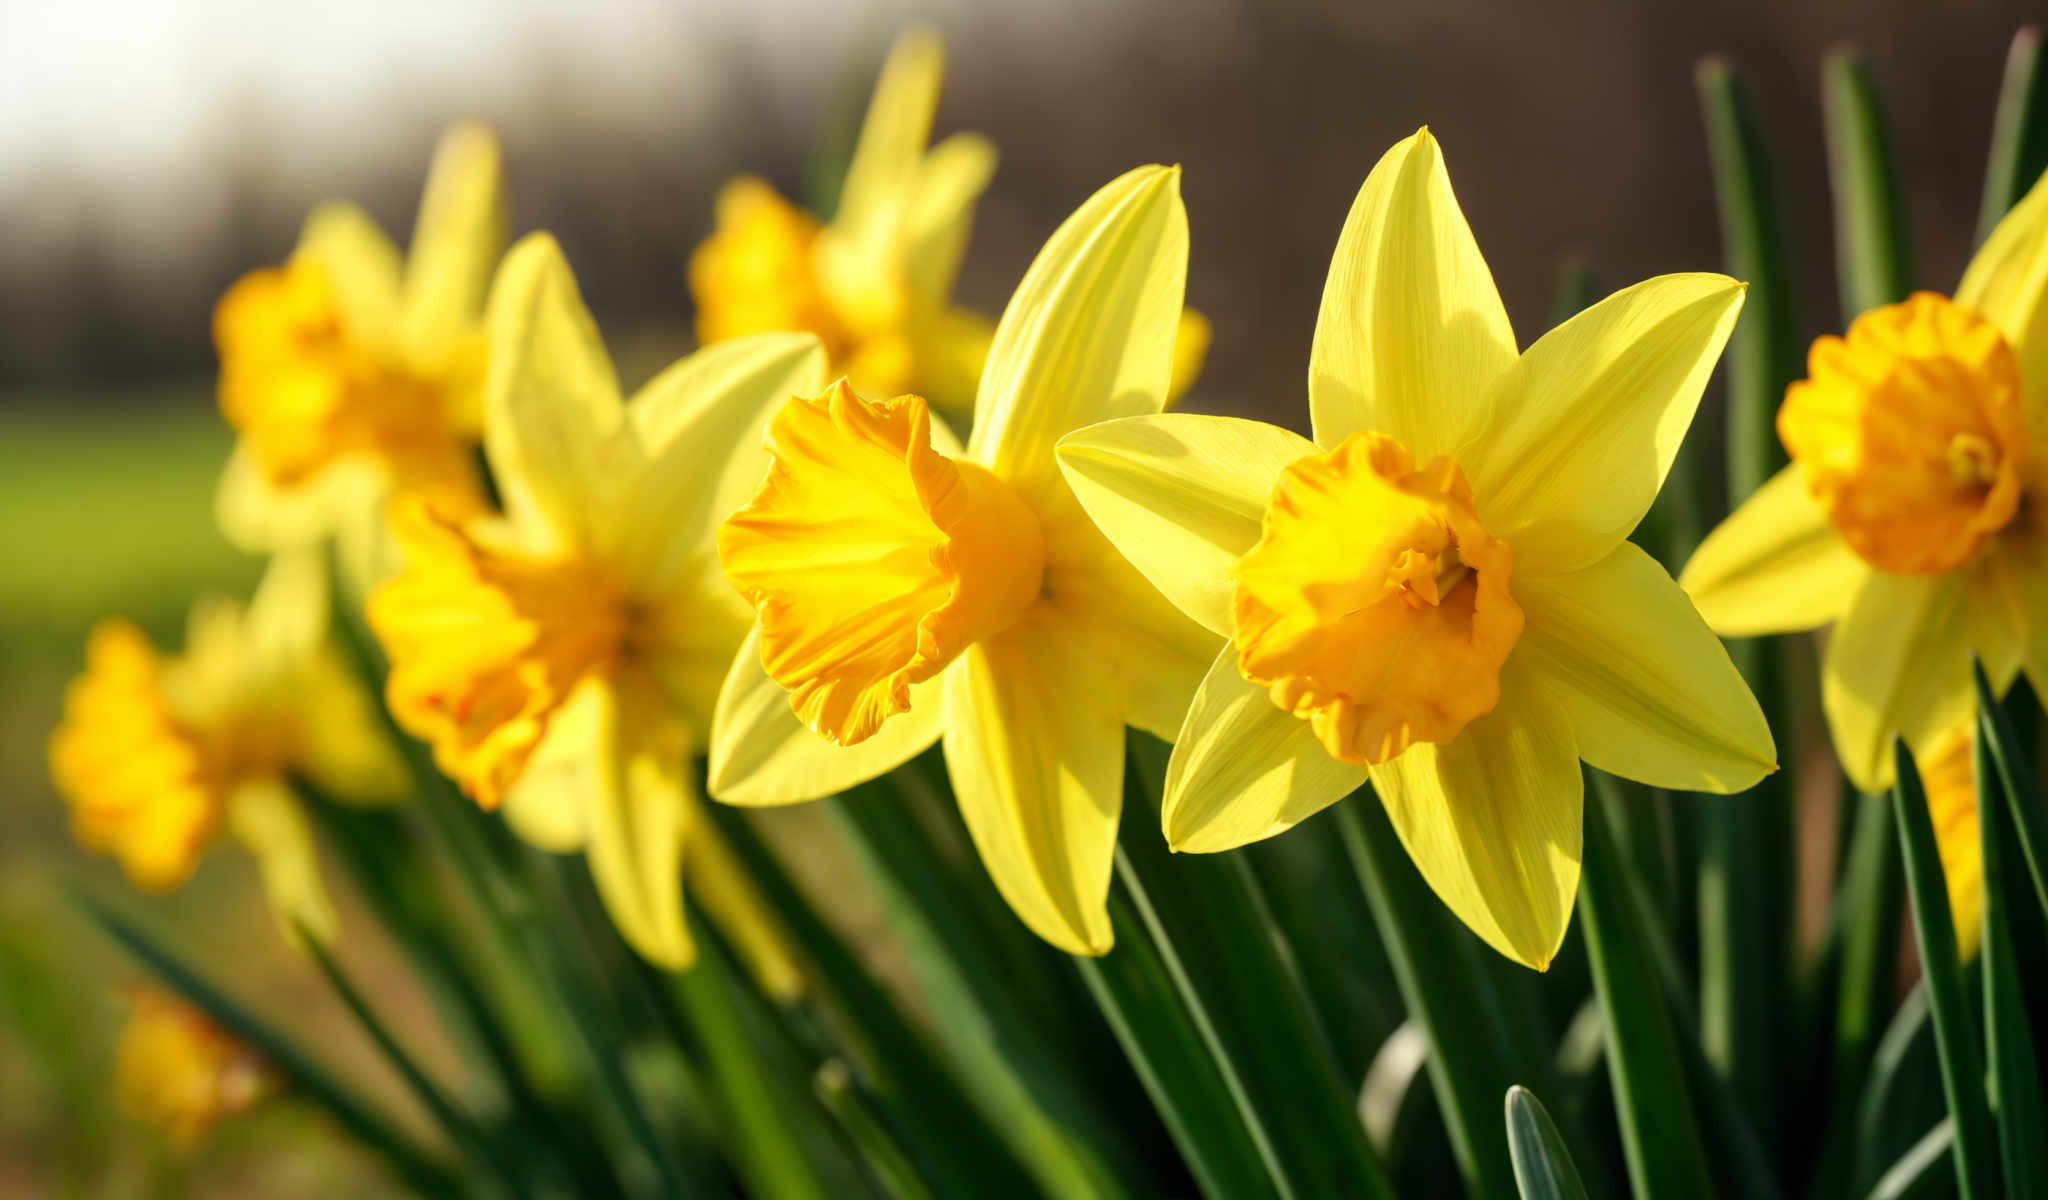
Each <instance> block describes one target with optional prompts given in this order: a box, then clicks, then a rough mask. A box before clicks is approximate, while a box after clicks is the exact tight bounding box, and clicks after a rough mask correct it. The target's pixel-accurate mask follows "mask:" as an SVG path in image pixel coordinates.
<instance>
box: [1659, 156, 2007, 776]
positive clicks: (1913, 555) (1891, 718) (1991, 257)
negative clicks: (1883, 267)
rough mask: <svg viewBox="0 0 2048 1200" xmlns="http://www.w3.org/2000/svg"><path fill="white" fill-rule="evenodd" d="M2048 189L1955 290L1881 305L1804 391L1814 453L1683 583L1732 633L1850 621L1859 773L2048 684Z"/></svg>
mask: <svg viewBox="0 0 2048 1200" xmlns="http://www.w3.org/2000/svg"><path fill="white" fill-rule="evenodd" d="M2044 429H2048V180H2044V181H2043V182H2039V183H2036V184H2035V185H2034V188H2033V190H2032V191H2031V192H2029V193H2028V194H2027V196H2026V198H2025V199H2024V200H2022V201H2021V202H2020V204H2019V205H2018V206H2017V207H2015V208H2014V209H2013V210H2012V212H2011V213H2009V214H2008V215H2007V216H2006V218H2005V220H2004V221H2003V222H2001V223H2000V224H1999V225H1998V227H1997V228H1996V229H1995V230H1993V232H1992V234H1991V237H1990V238H1989V239H1988V240H1986V241H1985V243H1984V246H1983V248H1982V249H1981V250H1979V251H1978V252H1977V255H1976V257H1975V258H1973V259H1972V260H1971V261H1970V265H1969V268H1968V269H1967V270H1966V271H1964V272H1963V281H1962V285H1961V286H1960V287H1958V288H1957V289H1956V293H1955V295H1954V297H1953V298H1950V297H1945V296H1940V295H1937V294H1935V293H1932V292H1921V293H1918V294H1916V295H1914V296H1912V297H1910V298H1908V299H1906V300H1905V301H1903V302H1901V303H1898V304H1892V305H1887V306H1885V307H1883V308H1878V309H1873V310H1872V311H1870V312H1867V313H1865V314H1863V315H1862V316H1860V317H1858V318H1857V319H1856V320H1855V321H1854V322H1853V323H1852V324H1851V325H1850V326H1849V331H1848V336H1847V337H1840V338H1838V337H1823V338H1820V339H1818V340H1817V341H1815V342H1814V344H1813V347H1812V350H1811V352H1810V353H1809V355H1808V357H1807V378H1806V379H1803V380H1801V381H1799V382H1797V383H1794V384H1793V385H1792V386H1791V387H1790V388H1788V389H1787V390H1786V392H1785V401H1784V404H1783V405H1782V407H1780V408H1779V410H1778V436H1779V438H1780V440H1782V441H1783V442H1784V443H1785V447H1786V449H1787V450H1788V451H1790V452H1791V455H1792V460H1793V461H1792V464H1791V465H1790V466H1787V467H1786V468H1785V469H1784V470H1782V471H1780V472H1779V473H1778V474H1777V475H1776V476H1774V477H1773V478H1772V479H1771V480H1770V481H1768V482H1767V483H1765V484H1764V485H1763V486H1762V487H1761V488H1758V489H1757V491H1756V494H1755V495H1753V496H1751V497H1749V499H1748V500H1746V501H1745V502H1744V503H1743V504H1742V506H1741V507H1740V508H1738V509H1737V510H1736V511H1735V512H1734V513H1733V514H1731V515H1730V516H1729V518H1728V519H1727V520H1726V521H1725V522H1723V523H1722V524H1721V525H1720V526H1719V527H1718V528H1716V529H1715V530H1714V531H1713V532H1712V533H1711V534H1709V535H1708V536H1707V539H1706V541H1705V542H1703V543H1701V545H1700V548H1699V550H1698V552H1697V553H1695V554H1694V555H1693V558H1692V560H1691V561H1690V562H1688V563H1687V564H1686V566H1685V570H1684V571H1683V572H1682V573H1681V576H1680V582H1681V583H1683V584H1684V585H1685V589H1686V590H1687V591H1688V592H1690V593H1691V594H1692V597H1693V601H1694V603H1695V604H1697V605H1698V606H1699V610H1700V612H1701V614H1702V615H1704V616H1705V617H1706V619H1707V622H1708V623H1709V624H1710V625H1712V626H1713V627H1714V628H1715V629H1716V630H1717V631H1718V632H1720V633H1722V634H1724V635H1728V636H1750V635H1756V634H1765V633H1785V632H1792V631H1796V630H1805V629H1813V628H1816V627H1819V626H1822V625H1827V624H1830V623H1832V624H1833V625H1834V627H1835V628H1834V633H1833V636H1832V637H1830V638H1829V640H1828V644H1827V649H1826V651H1825V654H1824V657H1823V661H1822V664H1821V685H1822V686H1821V700H1822V707H1823V708H1824V709H1825V711H1826V713H1827V718H1828V727H1829V730H1830V732H1831V733H1832V734H1833V736H1834V743H1835V751H1836V754H1837V755H1838V756H1839V757H1840V758H1841V761H1842V768H1843V770H1844V771H1846V772H1847V773H1848V776H1849V778H1850V779H1851V780H1853V781H1854V782H1855V783H1856V785H1857V786H1858V787H1860V788H1862V789H1864V790H1866V791H1876V790H1879V789H1882V788H1885V787H1888V786H1890V784H1891V781H1892V774H1893V764H1892V755H1891V752H1890V749H1889V746H1890V742H1891V739H1892V737H1893V736H1894V735H1897V736H1900V737H1903V738H1905V739H1906V742H1907V744H1908V745H1910V746H1911V747H1912V749H1913V752H1914V754H1915V755H1916V756H1917V757H1919V758H1920V759H1922V760H1923V761H1924V760H1926V759H1927V758H1928V757H1930V756H1931V755H1933V754H1934V753H1935V751H1936V750H1937V748H1938V746H1939V743H1940V742H1941V741H1942V740H1943V739H1944V738H1945V737H1946V736H1947V735H1948V733H1949V731H1950V730H1951V729H1953V728H1955V727H1956V726H1957V725H1959V724H1961V723H1963V722H1964V721H1967V720H1969V719H1970V717H1971V715H1972V714H1973V713H1974V712H1975V710H1976V702H1975V699H1974V693H1973V691H1972V688H1971V684H1970V662H1969V659H1970V654H1971V653H1972V652H1975V653H1976V654H1977V655H1978V657H1979V658H1981V659H1982V660H1983V663H1984V672H1985V674H1986V675H1987V676H1988V677H1989V678H1990V680H1991V684H1992V687H1993V688H1994V689H1995V690H1996V691H1997V692H1999V693H2001V694H2002V693H2003V692H2004V691H2005V689H2006V688H2007V687H2009V686H2011V684H2012V681H2013V679H2014V677H2015V676H2017V675H2018V674H2019V672H2020V669H2021V667H2023V666H2024V667H2025V668H2026V669H2027V671H2028V673H2029V674H2030V675H2031V676H2032V678H2033V679H2034V681H2035V683H2036V684H2037V685H2048V539H2044V536H2043V531H2044V527H2043V524H2042V507H2041V506H2042V503H2043V501H2044V500H2048V455H2044V453H2043V452H2042V451H2041V449H2040V443H2039V441H2038V440H2037V439H2038V438H2039V436H2040V431H2042V430H2044Z"/></svg>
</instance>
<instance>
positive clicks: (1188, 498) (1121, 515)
mask: <svg viewBox="0 0 2048 1200" xmlns="http://www.w3.org/2000/svg"><path fill="white" fill-rule="evenodd" d="M1314 453H1316V446H1315V443H1314V442H1311V441H1309V440H1308V439H1307V438H1304V437H1302V436H1301V435H1299V434H1296V433H1291V432H1289V431H1288V430H1285V429H1282V428H1280V427H1279V426H1277V425H1268V424H1266V423H1265V422H1263V421H1247V420H1242V419H1239V418H1236V417H1209V416H1197V415H1194V414H1191V413H1167V414H1164V415H1160V416H1149V417H1132V418H1129V419H1126V420H1120V421H1105V422H1103V423H1101V424H1099V425H1091V426H1089V427H1087V428H1086V429H1080V430H1076V431H1075V432H1073V433H1070V434H1068V435H1067V436H1065V437H1063V438H1061V439H1060V442H1059V463H1060V471H1061V473H1062V474H1063V475H1064V476H1065V477H1066V480H1067V484H1068V486H1069V487H1071V488H1073V490H1074V495H1075V496H1076V497H1078V498H1079V499H1080V501H1081V506H1082V507H1083V508H1085V509H1087V510H1088V515H1089V517H1091V518H1092V519H1093V520H1094V521H1095V524H1096V526H1097V527H1098V528H1100V529H1101V530H1102V532H1103V534H1104V535H1105V536H1107V537H1108V538H1109V540H1110V541H1111V542H1112V543H1114V544H1115V545H1116V548H1117V549H1118V550H1119V551H1120V552H1122V554H1123V555H1124V556H1125V557H1126V558H1128V559H1130V561H1131V563H1132V565H1134V566H1136V567H1137V568H1138V570H1139V571H1141V572H1143V573H1144V576H1145V578H1146V579H1148V580H1150V581H1151V582H1152V585H1153V586H1154V587H1156V588H1158V589H1159V591H1160V592H1161V593H1162V594H1163V595H1165V597H1166V598H1167V599H1168V600H1171V601H1173V603H1174V605H1175V606H1176V607H1178V608H1179V609H1180V610H1181V611H1182V612H1184V613H1186V614H1187V615H1188V616H1190V617H1193V618H1194V619H1195V620H1197V621H1199V622H1201V623H1202V625H1203V626H1205V627H1206V628H1208V629H1210V630H1213V631H1214V632H1216V633H1220V634H1222V635H1224V636H1225V637H1228V636H1230V632H1231V620H1230V597H1231V589H1232V586H1233V585H1232V583H1231V579H1230V565H1231V564H1232V563H1234V562H1236V561H1237V559H1238V558H1239V557H1241V556H1242V555H1243V554H1244V552H1245V551H1247V550H1249V549H1251V548H1252V546H1253V545H1255V544H1256V543H1257V542H1258V540H1259V529H1260V523H1261V521H1262V520H1263V519H1264V517H1265V512H1266V504H1267V501H1268V500H1270V499H1271V498H1272V495H1273V487H1274V485H1275V483H1277V482H1278V480H1279V478H1280V472H1281V470H1282V469H1283V468H1285V467H1286V466H1287V464H1289V463H1291V462H1294V461H1295V460H1297V459H1300V458H1305V457H1307V456H1309V455H1311V454H1314Z"/></svg>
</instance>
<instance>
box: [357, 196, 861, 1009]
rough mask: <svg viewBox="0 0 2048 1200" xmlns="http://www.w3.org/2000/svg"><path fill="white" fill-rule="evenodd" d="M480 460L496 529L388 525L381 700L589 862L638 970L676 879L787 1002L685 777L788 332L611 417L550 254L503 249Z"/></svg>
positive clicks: (668, 948) (801, 349) (796, 340)
mask: <svg viewBox="0 0 2048 1200" xmlns="http://www.w3.org/2000/svg"><path fill="white" fill-rule="evenodd" d="M488 319H489V336H490V338H491V344H492V346H493V348H494V349H493V354H492V358H491V369H490V373H489V376H488V380H487V383H486V387H485V424H484V451H485V456H486V458H487V460H488V462H489V465H490V468H491V473H492V478H493V480H494V481H495V483H496V484H497V487H498V491H499V494H500V495H502V496H503V497H504V500H505V510H506V511H505V513H504V515H503V516H502V517H499V516H490V517H471V518H469V519H467V520H464V519H461V515H460V514H456V515H453V516H451V515H449V514H445V513H441V512H437V511H435V510H434V508H433V506H432V504H431V501H430V499H428V500H422V499H421V498H418V497H414V498H410V499H409V500H407V501H405V502H403V503H401V504H400V505H399V506H398V508H397V511H396V513H395V516H394V519H395V521H396V523H397V527H398V538H399V542H400V545H401V546H402V548H403V549H404V552H405V567H404V568H403V570H401V571H400V572H399V573H397V574H396V575H393V576H392V577H391V578H390V579H387V580H386V581H384V582H383V583H382V584H380V585H378V587H377V589H376V590H375V591H373V592H372V593H371V595H370V604H369V613H370V622H371V625H372V627H373V628H374V629H375V631H376V633H377V636H378V638H379V639H380V640H381V641H382V642H383V644H384V647H385V649H386V651H387V652H388V653H389V654H390V657H391V677H390V680H389V684H388V688H387V693H388V694H387V699H388V701H389V703H390V706H391V711H392V713H393V714H394V715H395V716H396V717H397V718H398V720H399V722H400V723H401V724H403V725H404V726H405V727H406V728H407V729H409V730H411V731H412V732H413V733H415V734H417V735H418V736H420V737H421V738H423V739H424V740H426V741H427V742H428V743H429V744H431V745H432V747H433V750H434V755H435V758H436V760H437V762H438V763H439V765H440V767H441V769H442V770H443V771H445V772H446V773H447V774H448V776H449V777H450V778H452V779H454V780H455V781H456V782H457V783H459V784H460V785H461V786H462V787H463V788H464V790H466V791H467V792H468V793H469V794H470V795H471V796H472V797H474V798H475V799H476V800H477V802H478V803H480V804H482V805H484V806H485V807H487V808H496V807H498V806H499V805H500V804H501V803H502V804H503V805H504V808H505V811H506V816H507V819H508V820H509V821H510V822H511V823H512V825H513V827H514V829H516V830H517V831H518V832H519V833H520V834H521V836H523V837H525V838H526V839H527V840H529V841H531V842H533V843H534V844H535V845H537V846H540V847H542V848H543V849H547V850H551V851H554V852H557V853H567V852H571V851H575V850H582V851H583V852H584V853H585V854H586V855H587V857H588V859H589V862H590V869H591V874H592V876H593V877H594V878H595V879H596V881H597V886H598V890H599V893H600V894H601V895H602V896H603V898H604V902H605V905H606V907H607V908H608V909H609V911H610V913H611V916H612V920H613V921H614V922H615V923H616V924H617V925H618V927H619V930H620V932H621V933H622V934H624V935H625V938H626V940H627V941H628V942H629V943H630V944H631V945H632V946H633V947H634V948H635V949H636V950H638V951H639V952H640V953H641V954H642V955H644V956H646V957H647V958H648V959H649V960H650V961H653V962H655V963H658V964H661V965H663V966H668V967H680V966H684V965H686V964H688V963H689V962H690V961H692V958H693V956H694V949H693V946H692V942H691V939H690V935H689V931H688V928H687V926H686V924H685V922H684V918H683V906H682V890H681V889H682V886H683V881H684V879H685V877H687V878H688V879H689V881H690V884H691V886H692V888H693V890H694V891H695V892H696V894H697V896H698V898H699V899H700V900H701V901H702V902H703V904H704V906H705V909H706V911H707V913H708V915H710V916H711V917H712V918H713V919H715V920H718V921H720V923H721V924H722V925H724V926H725V928H726V931H727V933H728V935H729V936H730V937H732V939H733V940H734V942H735V943H736V944H737V945H738V946H739V947H740V948H741V950H742V951H743V952H744V953H746V954H747V955H748V957H749V960H750V962H751V964H752V965H753V966H754V967H755V969H756V970H757V971H759V972H761V974H762V978H763V979H764V981H765V982H766V983H767V984H768V986H769V987H770V988H771V990H776V991H787V990H789V989H791V988H793V987H794V986H795V976H794V968H793V967H791V966H790V965H789V962H788V960H787V958H786V957H785V956H784V954H783V951H782V950H781V947H780V943H779V941H778V940H777V938H778V935H776V934H775V933H774V931H773V930H772V928H771V923H770V922H769V920H768V918H766V917H765V915H763V912H762V910H761V909H760V906H759V904H758V902H757V900H756V898H755V896H754V894H753V892H752V890H751V888H750V885H749V884H748V883H747V882H746V880H745V878H744V876H743V875H742V874H741V873H740V871H739V870H738V868H737V866H736V864H735V863H734V862H733V861H732V859H731V857H730V854H729V851H728V850H727V849H726V848H725V846H724V844H723V843H722V842H721V841H720V840H719V839H718V837H717V835H716V833H715V831H714V830H712V829H711V828H710V827H709V826H708V824H706V823H705V822H704V820H703V814H702V811H701V802H700V800H699V798H698V795H697V790H696V786H695V782H694V780H693V778H692V777H691V774H690V770H689V759H690V755H692V754H693V753H695V752H697V751H698V750H699V749H701V747H702V746H703V740H704V735H705V731H706V730H707V729H708V727H709V724H710V720H711V713H712V706H713V700H714V698H715V696H716V695H717V691H718V686H719V682H720V681H721V680H722V679H723V678H724V677H725V674H726V670H727V668H728V666H729V665H730V664H731V662H732V656H733V651H734V650H735V648H737V647H738V645H739V644H740V641H741V639H742V638H743V637H744V636H745V634H746V630H747V622H748V619H749V615H750V614H749V613H748V610H747V607H746V605H745V604H744V603H742V602H741V601H740V599H739V597H738V596H736V595H734V594H733V593H732V591H731V589H730V588H728V587H727V586H726V585H725V582H724V580H723V579H722V578H721V577H720V575H719V572H718V560H717V555H716V553H715V551H714V548H713V545H712V530H713V527H714V525H715V523H716V522H717V520H718V518H719V517H720V516H722V515H724V514H725V513H727V512H730V511H731V510H732V509H733V508H735V507H737V506H738V504H739V502H740V500H741V499H742V498H743V497H744V496H745V495H746V492H747V489H748V488H750V487H751V486H752V485H753V484H754V483H755V481H757V480H758V479H759V478H760V476H761V473H762V471H763V470H764V469H765V466H766V456H765V455H764V454H763V453H762V451H761V450H760V449H759V448H758V447H759V442H760V437H761V429H762V426H763V424H764V423H765V422H766V420H767V418H768V415H769V413H770V412H771V411H772V409H773V407H774V406H775V405H776V404H777V403H779V402H780V401H781V400H782V399H783V398H784V397H787V396H789V395H791V394H794V393H800V392H808V391H815V390H816V389H817V388H818V387H819V386H820V385H821V384H822V383H823V375H824V370H825V362H824V355H823V352H822V350H821V348H820V347H819V345H818V340H817V339H816V338H815V337H812V336H810V335H808V334H764V335H760V336H757V337H750V338H744V339H739V340H735V341H731V342H726V343H722V344H720V345H718V346H714V347H711V348H709V349H706V350H702V351H699V352H698V353H696V354H694V355H692V356H690V357H689V358H686V359H683V360H682V361H680V362H678V363H676V364H674V365H673V366H671V367H669V368H668V369H667V370H665V371H663V372H662V373H661V374H659V375H657V376H656V377H655V378H654V379H653V380H651V381H650V382H648V383H647V385H646V386H645V387H643V388H641V389H640V391H639V392H638V393H637V394H636V395H635V396H634V397H633V399H632V400H631V401H630V402H627V401H625V400H623V399H622V398H621V396H620V390H619V384H618V380H617V377H616V376H615V374H614V373H613V370H612V364H611V359H610V357H609V356H608V355H607V354H606V352H605V349H604V345H603V343H602V342H601V341H600V340H599V338H598V335H597V331H596V329H595V327H594V326H593V324H592V322H591V319H590V315H589V313H588V312H587V311H586V310H585V309H584V307H583V301H582V297H581V296H580V295H579V294H578V292H577V290H576V282H575V279H574V277H573V276H571V275H570V273H569V268H568V264H567V263H566V262H565V261H564V260H563V258H562V255H561V251H560V250H559V249H558V248H557V247H556V245H555V243H554V241H553V239H551V238H549V237H547V236H545V235H540V234H536V235H533V236H531V237H528V238H526V239H525V240H523V241H522V242H520V244H519V245H518V246H516V247H514V248H513V250H512V252H511V253H510V254H509V255H507V256H506V259H505V265H504V268H503V270H502V271H501V273H500V275H499V278H498V281H497V283H496V285H495V286H494V288H493V290H492V293H491V299H490V304H489V315H488Z"/></svg>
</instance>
